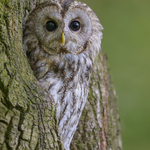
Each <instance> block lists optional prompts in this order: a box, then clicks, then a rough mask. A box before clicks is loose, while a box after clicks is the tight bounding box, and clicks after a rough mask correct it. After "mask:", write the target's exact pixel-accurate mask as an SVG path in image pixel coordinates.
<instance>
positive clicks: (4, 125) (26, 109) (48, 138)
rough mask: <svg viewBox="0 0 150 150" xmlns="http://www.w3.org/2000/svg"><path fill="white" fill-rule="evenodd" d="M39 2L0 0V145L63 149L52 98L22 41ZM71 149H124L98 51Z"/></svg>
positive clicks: (17, 149)
mask: <svg viewBox="0 0 150 150" xmlns="http://www.w3.org/2000/svg"><path fill="white" fill-rule="evenodd" d="M43 1H44V0H0V10H1V11H0V150H40V149H41V150H45V149H48V150H50V149H52V150H54V149H56V150H59V149H64V148H63V145H62V142H61V139H60V136H59V133H58V127H57V120H56V107H55V105H54V103H53V98H52V97H51V96H50V95H49V94H47V92H46V91H44V89H42V87H40V85H39V84H38V82H37V80H36V79H35V77H34V75H33V73H32V70H31V68H30V66H29V64H28V61H27V57H26V54H25V51H24V49H23V44H22V28H23V25H24V22H25V20H26V17H27V15H28V12H30V11H31V10H32V9H34V8H35V7H36V5H37V4H38V3H41V2H43ZM71 149H77V150H78V149H81V150H82V149H87V150H121V149H122V148H121V138H120V127H119V116H118V111H117V102H116V94H115V90H114V87H113V85H112V82H111V78H110V75H109V73H108V68H107V64H106V57H105V55H104V53H103V52H102V51H101V53H100V55H99V56H98V57H97V59H96V61H95V65H94V69H93V74H92V76H91V82H90V87H89V96H88V101H87V103H86V106H85V109H84V111H83V114H82V117H81V119H80V122H79V125H78V129H77V131H76V134H75V136H74V138H73V141H72V144H71Z"/></svg>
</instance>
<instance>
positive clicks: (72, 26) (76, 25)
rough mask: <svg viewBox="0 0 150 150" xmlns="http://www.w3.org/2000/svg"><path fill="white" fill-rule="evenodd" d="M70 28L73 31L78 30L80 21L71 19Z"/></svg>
mask: <svg viewBox="0 0 150 150" xmlns="http://www.w3.org/2000/svg"><path fill="white" fill-rule="evenodd" d="M70 29H72V30H73V31H78V30H80V22H79V21H72V22H71V23H70Z"/></svg>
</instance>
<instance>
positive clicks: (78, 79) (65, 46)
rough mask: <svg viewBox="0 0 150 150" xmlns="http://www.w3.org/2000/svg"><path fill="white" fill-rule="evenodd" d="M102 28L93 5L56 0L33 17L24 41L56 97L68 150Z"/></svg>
mask: <svg viewBox="0 0 150 150" xmlns="http://www.w3.org/2000/svg"><path fill="white" fill-rule="evenodd" d="M102 29H103V27H102V25H101V24H100V22H99V19H98V18H97V16H96V14H95V13H94V12H93V11H92V9H91V8H90V7H88V6H87V5H86V4H84V3H82V2H77V1H74V0H50V1H47V2H44V3H41V4H40V5H38V6H37V7H36V8H35V9H34V10H33V11H32V12H31V13H30V14H29V16H28V19H27V21H26V23H25V27H24V32H23V42H24V47H25V50H26V51H27V56H28V60H29V63H30V66H31V69H32V70H33V73H34V75H35V77H36V78H37V80H38V81H39V83H40V85H41V86H42V87H43V88H44V89H45V90H47V91H48V92H49V94H51V95H52V96H53V98H54V101H55V104H56V108H57V113H56V117H57V122H58V128H59V133H60V137H61V139H62V141H63V145H64V147H65V149H66V150H69V149H70V143H71V140H72V138H73V135H74V133H75V131H76V129H77V125H78V122H79V119H80V116H81V113H82V111H83V108H84V106H85V103H86V100H87V96H88V86H89V80H90V75H91V72H92V66H93V62H94V58H95V56H96V55H97V54H98V53H99V50H100V48H101V39H102Z"/></svg>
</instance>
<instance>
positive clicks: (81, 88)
mask: <svg viewBox="0 0 150 150" xmlns="http://www.w3.org/2000/svg"><path fill="white" fill-rule="evenodd" d="M36 51H37V52H36ZM36 53H38V56H40V57H39V58H38V57H37V59H35V60H34V61H33V60H31V61H30V62H31V67H32V69H33V72H34V75H35V76H36V78H37V79H38V80H39V82H40V84H41V85H42V87H44V88H45V89H46V90H47V91H49V93H50V94H51V95H52V96H53V98H54V100H55V103H56V107H57V113H56V117H57V121H58V127H59V132H60V136H61V139H62V141H63V144H64V147H65V149H66V150H69V146H70V143H71V140H72V138H73V135H74V133H75V131H76V128H77V124H78V122H79V118H80V116H81V113H82V111H83V108H84V105H85V103H86V99H87V96H88V86H89V79H90V74H91V69H92V64H93V61H92V59H91V58H90V57H89V54H88V53H87V52H86V51H85V52H84V53H82V54H80V55H73V54H64V55H59V56H48V55H46V52H44V51H40V50H39V48H37V49H36V50H35V51H34V52H32V53H31V54H30V56H29V59H30V58H32V57H33V56H34V54H36ZM41 56H43V57H41ZM46 56H47V59H45V58H46ZM34 58H35V57H34ZM48 58H49V59H48ZM39 59H40V61H37V60H39Z"/></svg>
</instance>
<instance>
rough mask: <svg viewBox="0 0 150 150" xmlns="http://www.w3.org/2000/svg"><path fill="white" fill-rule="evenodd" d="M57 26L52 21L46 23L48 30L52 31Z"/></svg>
mask: <svg viewBox="0 0 150 150" xmlns="http://www.w3.org/2000/svg"><path fill="white" fill-rule="evenodd" d="M56 28H57V25H56V23H55V22H54V21H48V22H47V23H46V29H47V30H48V31H50V32H52V31H54V30H55V29H56Z"/></svg>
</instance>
